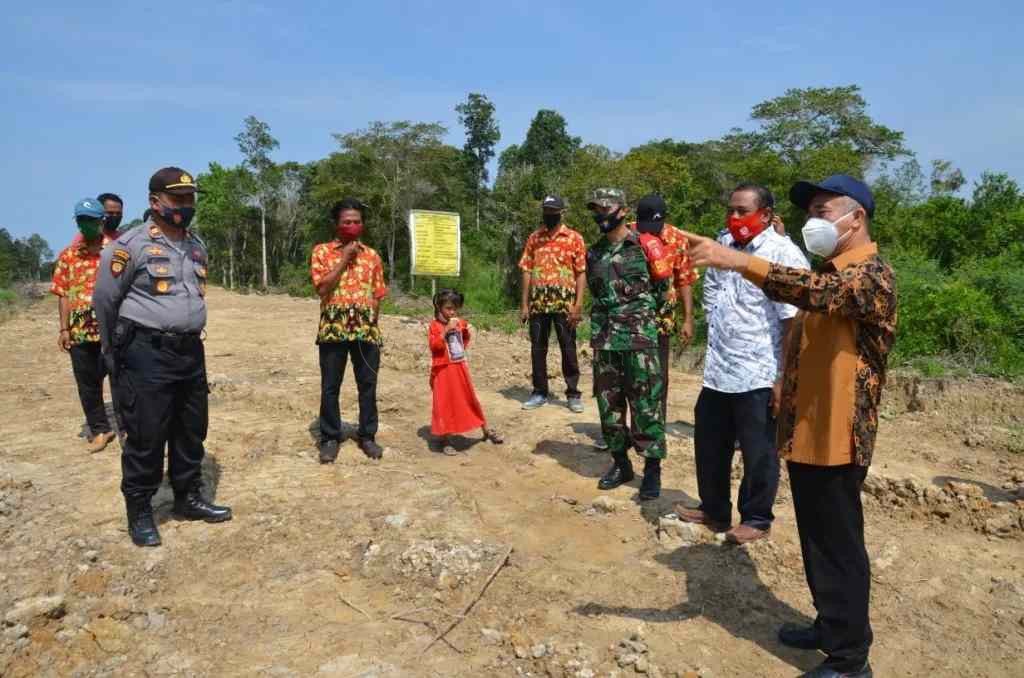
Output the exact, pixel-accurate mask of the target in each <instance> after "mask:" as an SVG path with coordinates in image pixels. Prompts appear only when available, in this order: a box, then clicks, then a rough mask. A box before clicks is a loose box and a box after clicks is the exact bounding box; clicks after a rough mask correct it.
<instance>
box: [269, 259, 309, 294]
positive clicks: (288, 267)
mask: <svg viewBox="0 0 1024 678" xmlns="http://www.w3.org/2000/svg"><path fill="white" fill-rule="evenodd" d="M278 279H279V281H280V282H279V284H280V286H281V288H283V289H284V291H285V292H287V293H288V294H290V295H291V296H293V297H315V296H316V290H315V289H314V288H313V279H312V278H310V275H309V266H306V265H300V264H285V265H283V266H282V267H281V273H280V276H279V278H278Z"/></svg>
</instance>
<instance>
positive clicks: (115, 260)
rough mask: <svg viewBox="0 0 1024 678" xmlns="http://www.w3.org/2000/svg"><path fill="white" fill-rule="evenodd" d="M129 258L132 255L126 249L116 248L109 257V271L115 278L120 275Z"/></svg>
mask: <svg viewBox="0 0 1024 678" xmlns="http://www.w3.org/2000/svg"><path fill="white" fill-rule="evenodd" d="M131 258H132V255H131V253H130V252H128V250H123V249H121V248H116V249H115V250H114V253H113V254H112V255H111V257H110V273H111V274H112V275H113V276H114V277H115V278H117V277H120V275H121V274H122V273H124V269H125V267H126V266H127V265H128V261H129V260H130V259H131Z"/></svg>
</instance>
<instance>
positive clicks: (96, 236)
mask: <svg viewBox="0 0 1024 678" xmlns="http://www.w3.org/2000/svg"><path fill="white" fill-rule="evenodd" d="M103 216H104V215H103V205H102V204H101V203H100V201H99V200H95V199H93V198H85V199H83V200H79V201H78V203H77V204H76V205H75V223H76V224H77V226H78V231H79V235H80V236H81V237H80V238H76V239H75V241H74V242H72V244H70V245H68V246H67V247H66V248H64V250H63V251H61V253H60V255H58V257H57V261H56V262H55V263H54V266H53V283H52V284H51V285H50V292H51V293H52V294H54V295H56V296H57V298H58V299H59V302H58V312H59V319H60V320H59V322H60V325H59V334H58V338H57V345H58V346H59V347H60V349H61V350H63V351H67V352H68V353H70V354H71V369H72V370H73V372H74V374H75V383H76V384H77V385H78V398H79V400H80V401H81V402H82V410H84V412H85V420H86V423H87V424H88V426H89V448H88V449H89V451H90V452H99V451H100V450H102V449H103V448H105V447H106V446H107V445H108V444H109V443H110V441H111V440H113V439H114V434H113V432H112V431H111V429H110V421H109V419H108V418H107V411H106V408H105V405H104V404H103V376H104V375H105V374H106V369H105V367H104V364H103V357H102V355H101V353H100V328H99V324H98V323H97V321H96V312H95V310H94V309H93V306H92V292H93V288H94V287H95V286H96V269H97V267H98V266H99V264H100V251H101V250H102V249H103V245H104V244H106V238H105V237H104V234H103Z"/></svg>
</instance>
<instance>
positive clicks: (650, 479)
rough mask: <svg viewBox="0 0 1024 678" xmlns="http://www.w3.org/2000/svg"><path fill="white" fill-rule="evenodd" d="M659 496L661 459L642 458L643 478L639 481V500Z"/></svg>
mask: <svg viewBox="0 0 1024 678" xmlns="http://www.w3.org/2000/svg"><path fill="white" fill-rule="evenodd" d="M660 496H661V459H644V479H643V482H641V483H640V501H650V500H651V499H657V498H658V497H660Z"/></svg>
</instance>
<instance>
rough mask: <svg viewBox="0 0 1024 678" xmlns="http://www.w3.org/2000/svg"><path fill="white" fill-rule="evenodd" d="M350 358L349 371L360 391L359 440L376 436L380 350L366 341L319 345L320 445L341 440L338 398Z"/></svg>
mask: <svg viewBox="0 0 1024 678" xmlns="http://www.w3.org/2000/svg"><path fill="white" fill-rule="evenodd" d="M349 355H351V356H352V371H353V372H354V373H355V375H356V389H357V390H358V391H359V432H358V435H359V439H360V440H373V438H374V437H375V436H376V435H377V372H379V371H380V346H378V345H377V344H374V343H372V342H368V341H341V342H331V343H326V342H325V343H323V344H320V441H321V442H325V441H328V440H339V441H340V440H341V406H340V405H339V403H338V395H339V394H340V393H341V382H342V380H343V379H344V377H345V365H346V363H348V358H349Z"/></svg>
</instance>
